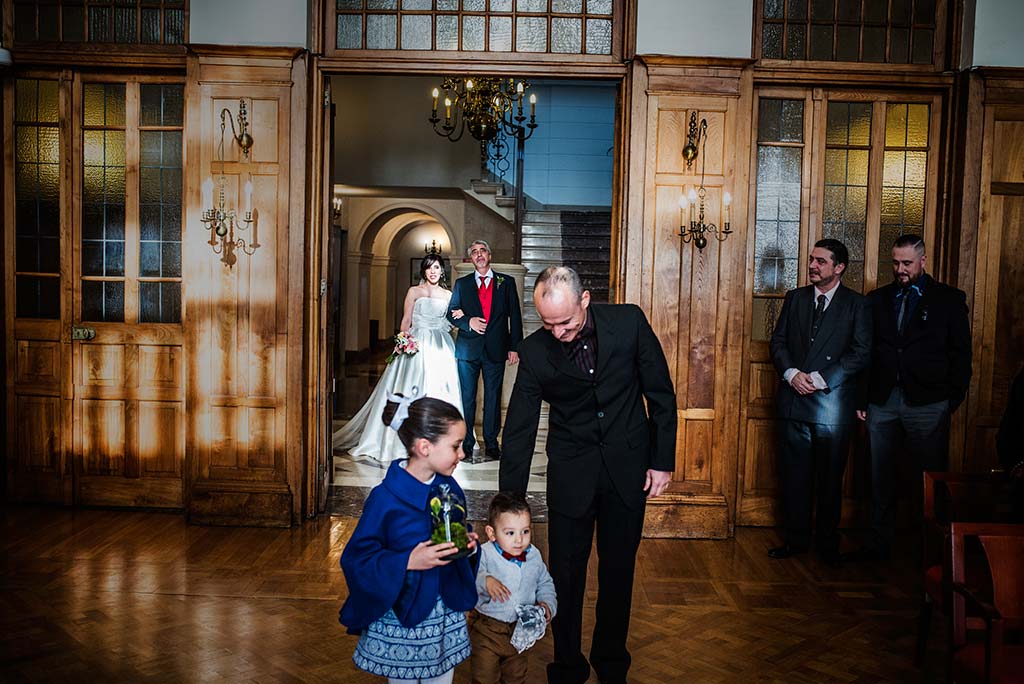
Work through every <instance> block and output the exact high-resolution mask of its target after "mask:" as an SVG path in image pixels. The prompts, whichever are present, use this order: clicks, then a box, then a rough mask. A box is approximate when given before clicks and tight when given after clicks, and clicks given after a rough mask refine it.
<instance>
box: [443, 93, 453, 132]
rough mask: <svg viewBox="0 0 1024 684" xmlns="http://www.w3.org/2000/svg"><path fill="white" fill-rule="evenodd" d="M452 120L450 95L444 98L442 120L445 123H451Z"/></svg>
mask: <svg viewBox="0 0 1024 684" xmlns="http://www.w3.org/2000/svg"><path fill="white" fill-rule="evenodd" d="M451 120H452V99H451V98H450V97H446V98H444V122H445V125H447V124H449V123H451Z"/></svg>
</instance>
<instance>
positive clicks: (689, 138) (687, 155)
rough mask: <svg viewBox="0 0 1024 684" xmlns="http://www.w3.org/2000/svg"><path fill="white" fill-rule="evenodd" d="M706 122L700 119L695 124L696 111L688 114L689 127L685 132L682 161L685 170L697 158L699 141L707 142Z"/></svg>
mask: <svg viewBox="0 0 1024 684" xmlns="http://www.w3.org/2000/svg"><path fill="white" fill-rule="evenodd" d="M707 135H708V120H707V119H701V120H700V124H699V125H698V124H697V110H696V109H695V110H693V111H692V112H690V125H689V126H688V127H687V130H686V145H684V146H683V159H685V160H686V168H690V166H691V165H692V164H693V160H694V159H696V158H697V149H698V148H699V147H700V144H701V141H704V142H705V143H706V142H707Z"/></svg>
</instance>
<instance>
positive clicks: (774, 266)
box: [753, 98, 804, 340]
mask: <svg viewBox="0 0 1024 684" xmlns="http://www.w3.org/2000/svg"><path fill="white" fill-rule="evenodd" d="M803 155H804V101H803V100H795V99H777V98H761V99H760V100H759V101H758V117H757V195H756V198H755V229H754V302H753V315H754V319H753V336H754V339H756V340H767V339H768V338H769V337H770V336H771V332H772V329H773V328H774V327H775V320H776V319H777V318H778V314H779V309H780V306H781V303H782V300H781V297H782V296H783V295H785V293H786V291H787V290H791V289H793V288H794V287H796V285H797V278H798V276H799V271H800V267H801V263H800V216H801V207H800V195H801V185H802V179H803Z"/></svg>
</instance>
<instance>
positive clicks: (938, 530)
mask: <svg viewBox="0 0 1024 684" xmlns="http://www.w3.org/2000/svg"><path fill="white" fill-rule="evenodd" d="M1003 486H1004V479H1003V478H1002V476H1000V475H993V474H988V473H986V474H978V473H946V472H925V473H924V502H923V503H924V511H923V516H924V520H923V523H924V524H923V526H922V536H923V539H922V554H921V557H922V576H923V582H924V592H923V596H922V600H921V607H920V611H919V613H918V622H917V654H916V661H917V664H918V666H921V665H923V664H924V659H925V655H926V653H927V650H928V633H929V632H930V631H931V623H932V612H933V609H934V607H935V606H938V607H939V610H942V611H943V612H945V613H946V614H947V615H948V614H949V611H948V610H947V609H946V608H947V606H948V605H949V601H950V596H951V594H952V586H951V582H952V573H951V559H950V554H949V549H950V546H949V526H950V524H951V523H952V522H953V521H958V522H989V521H992V520H995V519H997V518H998V510H997V506H998V502H1000V501H1001V500H1002V499H1001V497H1000V495H999V492H1000V490H1001V488H1002V487H1003ZM980 563H981V564H982V565H984V560H983V559H981V560H980ZM971 624H972V626H980V625H981V622H980V620H979V621H977V623H974V622H972V623H971Z"/></svg>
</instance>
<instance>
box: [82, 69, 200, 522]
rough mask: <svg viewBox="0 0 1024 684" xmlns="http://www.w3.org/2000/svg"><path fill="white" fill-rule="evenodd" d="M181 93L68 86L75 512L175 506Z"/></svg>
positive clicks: (116, 81)
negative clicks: (90, 507) (71, 104)
mask: <svg viewBox="0 0 1024 684" xmlns="http://www.w3.org/2000/svg"><path fill="white" fill-rule="evenodd" d="M183 97H184V86H183V85H182V84H181V83H180V82H179V83H175V82H169V81H166V80H160V79H158V80H150V81H140V80H133V79H127V80H126V79H124V78H111V79H100V78H96V77H90V78H88V79H86V78H79V79H76V81H75V84H74V98H73V101H74V108H73V121H74V127H75V136H74V143H73V165H72V166H73V174H72V187H73V188H74V198H75V201H74V203H73V217H74V218H73V222H72V223H73V232H72V246H73V254H72V269H73V277H72V281H71V285H72V305H71V312H70V317H69V318H70V323H71V333H70V338H71V350H72V351H71V357H72V363H71V375H72V377H71V383H72V386H73V388H72V391H73V424H74V429H73V436H72V444H73V454H74V472H75V501H76V502H77V503H80V504H90V505H112V506H152V507H170V508H180V507H181V506H182V466H183V462H184V453H185V428H184V413H183V411H184V358H183V349H182V331H181V315H182V306H181V302H182V297H181V287H182V282H181V215H182V212H181V197H182V193H181V188H182V183H181V177H182V168H183V159H182V150H183V145H182V116H183V111H184V100H183Z"/></svg>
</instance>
